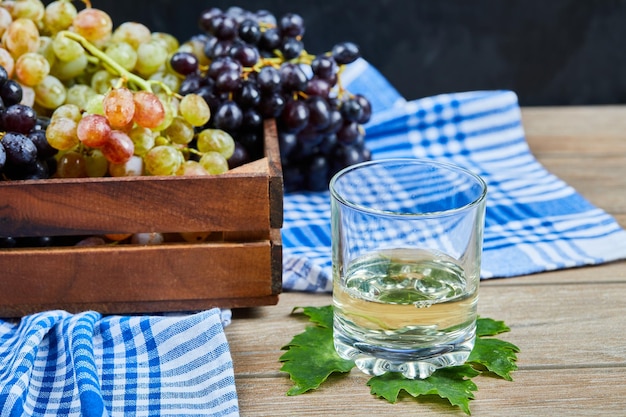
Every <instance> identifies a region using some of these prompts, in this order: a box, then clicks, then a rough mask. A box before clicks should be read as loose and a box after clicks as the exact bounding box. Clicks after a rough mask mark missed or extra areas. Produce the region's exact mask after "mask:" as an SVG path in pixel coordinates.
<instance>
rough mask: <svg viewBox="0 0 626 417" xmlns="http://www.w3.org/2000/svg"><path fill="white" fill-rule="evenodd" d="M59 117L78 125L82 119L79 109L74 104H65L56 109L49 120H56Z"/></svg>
mask: <svg viewBox="0 0 626 417" xmlns="http://www.w3.org/2000/svg"><path fill="white" fill-rule="evenodd" d="M59 117H66V118H68V119H72V120H73V121H75V122H76V123H78V122H80V120H81V119H82V117H83V115H82V114H81V111H80V107H78V106H77V105H75V104H67V103H66V104H63V105H61V106H59V107H57V108H56V109H55V110H54V112H53V113H52V116H50V119H56V118H59Z"/></svg>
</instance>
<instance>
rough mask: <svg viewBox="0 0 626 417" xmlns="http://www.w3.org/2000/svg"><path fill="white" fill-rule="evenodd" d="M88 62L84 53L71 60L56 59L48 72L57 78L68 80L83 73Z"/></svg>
mask: <svg viewBox="0 0 626 417" xmlns="http://www.w3.org/2000/svg"><path fill="white" fill-rule="evenodd" d="M88 64H89V59H88V58H87V55H85V54H83V55H81V56H79V57H78V58H76V59H73V60H71V61H61V60H60V59H57V60H56V62H55V63H54V65H52V68H51V69H50V73H51V74H52V75H54V76H55V77H57V78H58V79H59V80H62V81H68V80H71V79H73V78H76V77H78V76H80V75H82V74H84V72H85V70H86V69H87V65H88Z"/></svg>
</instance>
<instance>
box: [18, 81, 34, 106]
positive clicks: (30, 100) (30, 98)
mask: <svg viewBox="0 0 626 417" xmlns="http://www.w3.org/2000/svg"><path fill="white" fill-rule="evenodd" d="M20 103H21V104H24V105H26V106H29V107H33V106H34V105H35V89H34V88H32V87H29V86H27V85H22V101H20Z"/></svg>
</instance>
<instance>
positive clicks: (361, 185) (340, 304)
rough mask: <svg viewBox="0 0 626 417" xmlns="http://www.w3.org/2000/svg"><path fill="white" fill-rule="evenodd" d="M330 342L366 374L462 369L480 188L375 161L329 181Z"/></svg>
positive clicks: (433, 171) (480, 216) (469, 328)
mask: <svg viewBox="0 0 626 417" xmlns="http://www.w3.org/2000/svg"><path fill="white" fill-rule="evenodd" d="M330 194H331V229H332V267H333V310H334V330H333V335H334V344H335V349H336V350H337V353H338V354H339V355H340V356H341V357H343V358H345V359H351V360H354V361H355V363H356V366H357V367H358V368H359V369H361V370H362V371H363V372H365V373H366V374H368V375H381V374H384V373H386V372H400V373H402V374H403V375H404V376H405V377H407V378H410V379H416V378H426V377H428V376H429V375H431V374H432V373H433V372H434V371H435V370H436V369H438V368H443V367H448V366H455V365H460V364H463V363H464V362H465V361H466V360H467V358H468V356H469V354H470V352H471V350H472V348H473V346H474V340H475V334H476V317H477V312H476V307H477V301H478V288H479V282H480V259H481V252H482V240H483V229H484V218H485V200H486V194H487V186H486V184H485V182H484V181H483V180H482V179H481V178H480V177H479V176H477V175H475V174H473V173H471V172H470V171H468V170H466V169H463V168H461V167H458V166H455V165H451V164H448V163H441V162H436V161H431V160H420V159H412V158H403V159H384V160H373V161H369V162H364V163H360V164H356V165H352V166H350V167H348V168H345V169H344V170H342V171H340V172H339V173H337V174H336V175H335V176H334V177H333V178H332V180H331V182H330Z"/></svg>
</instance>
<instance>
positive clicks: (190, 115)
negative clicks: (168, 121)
mask: <svg viewBox="0 0 626 417" xmlns="http://www.w3.org/2000/svg"><path fill="white" fill-rule="evenodd" d="M178 112H179V114H180V115H181V116H182V117H183V118H184V119H185V120H187V122H189V123H190V124H191V125H192V126H195V127H199V126H204V125H205V124H206V123H207V122H208V121H209V119H210V118H211V109H210V108H209V105H208V104H207V102H206V101H205V100H204V99H203V98H202V97H201V96H200V95H198V94H193V93H192V94H187V95H186V96H184V97H183V98H182V99H181V100H180V104H179V106H178Z"/></svg>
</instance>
